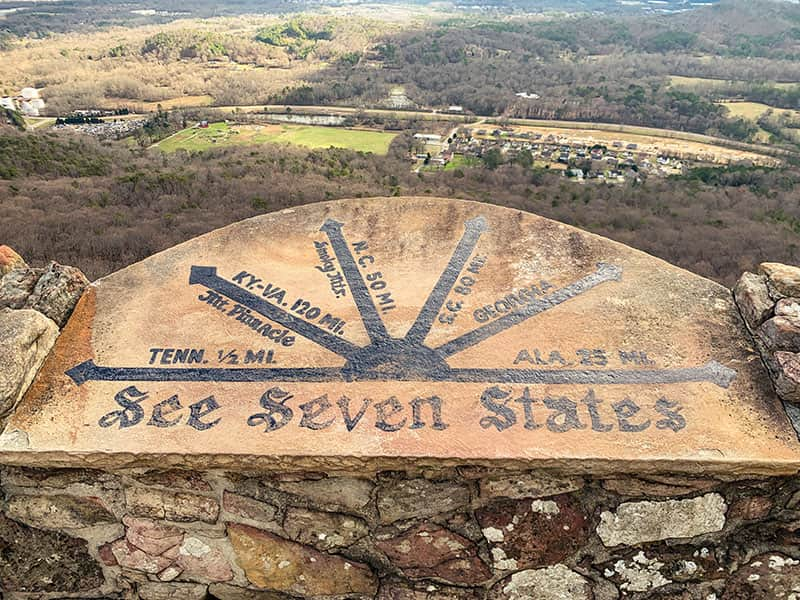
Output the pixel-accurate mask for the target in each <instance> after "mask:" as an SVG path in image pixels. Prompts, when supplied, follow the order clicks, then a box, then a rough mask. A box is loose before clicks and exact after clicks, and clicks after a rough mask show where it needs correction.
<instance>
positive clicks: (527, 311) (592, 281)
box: [436, 263, 622, 358]
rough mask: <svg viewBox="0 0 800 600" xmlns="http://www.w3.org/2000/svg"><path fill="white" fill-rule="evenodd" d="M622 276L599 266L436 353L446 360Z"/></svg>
mask: <svg viewBox="0 0 800 600" xmlns="http://www.w3.org/2000/svg"><path fill="white" fill-rule="evenodd" d="M620 277H622V268H621V267H618V266H616V265H610V264H607V263H598V265H597V270H596V271H595V272H594V273H590V274H589V275H587V276H586V277H583V278H581V279H579V280H578V281H576V282H575V283H571V284H569V285H567V286H564V287H563V288H561V289H559V290H557V291H555V292H553V293H552V294H549V295H547V296H545V297H544V298H541V299H539V300H533V301H531V302H529V303H528V304H526V305H525V306H524V307H523V308H521V309H519V310H517V311H514V312H512V313H508V314H507V315H503V316H502V317H500V318H499V319H496V320H494V321H491V322H489V323H486V324H485V325H481V326H480V327H478V328H477V329H473V330H472V331H470V332H467V333H465V334H464V335H461V336H459V337H457V338H455V339H453V340H450V341H449V342H447V343H445V344H442V345H441V346H439V347H438V348H436V351H437V352H438V353H439V355H440V356H442V358H447V357H448V356H451V355H453V354H455V353H456V352H461V351H462V350H466V349H467V348H469V347H471V346H474V345H475V344H478V343H480V342H482V341H483V340H485V339H487V338H490V337H492V336H494V335H497V334H498V333H501V332H503V331H505V330H506V329H509V328H511V327H513V326H514V325H518V324H519V323H522V322H523V321H525V320H526V319H530V318H531V317H533V316H534V315H538V314H539V313H543V312H545V311H547V310H550V309H551V308H553V307H554V306H558V305H559V304H561V303H562V302H566V301H567V300H569V299H571V298H575V297H576V296H580V295H581V294H583V293H584V292H587V291H589V290H590V289H592V288H593V287H595V286H598V285H600V284H601V283H604V282H606V281H619V279H620Z"/></svg>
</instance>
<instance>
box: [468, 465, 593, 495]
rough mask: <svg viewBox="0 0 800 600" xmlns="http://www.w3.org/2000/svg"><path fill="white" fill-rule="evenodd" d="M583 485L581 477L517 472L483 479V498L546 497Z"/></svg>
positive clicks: (574, 489)
mask: <svg viewBox="0 0 800 600" xmlns="http://www.w3.org/2000/svg"><path fill="white" fill-rule="evenodd" d="M582 487H583V479H581V478H580V477H564V476H560V475H559V476H556V475H554V474H551V473H546V472H538V473H537V472H535V471H534V472H530V473H517V474H509V475H500V476H496V477H488V478H486V479H481V482H480V495H481V498H497V497H501V496H502V497H506V498H544V497H547V496H555V495H556V494H564V493H566V492H574V491H576V490H579V489H581V488H582Z"/></svg>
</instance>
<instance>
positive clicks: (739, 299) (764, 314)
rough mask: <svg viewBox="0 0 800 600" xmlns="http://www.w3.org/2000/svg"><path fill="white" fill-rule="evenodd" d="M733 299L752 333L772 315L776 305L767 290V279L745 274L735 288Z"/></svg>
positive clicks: (753, 274) (761, 276)
mask: <svg viewBox="0 0 800 600" xmlns="http://www.w3.org/2000/svg"><path fill="white" fill-rule="evenodd" d="M733 297H734V298H735V300H736V304H737V306H738V307H739V310H740V311H741V313H742V316H743V317H744V320H745V323H747V326H748V327H749V328H750V330H751V331H754V330H755V329H756V328H757V327H758V326H759V325H761V324H762V323H763V322H764V321H765V320H767V319H768V318H769V317H770V315H771V313H772V306H773V304H774V303H773V301H772V298H770V296H769V291H768V290H767V278H766V277H764V276H763V275H756V274H755V273H744V274H743V275H742V276H741V278H740V279H739V282H738V283H737V284H736V287H735V288H733Z"/></svg>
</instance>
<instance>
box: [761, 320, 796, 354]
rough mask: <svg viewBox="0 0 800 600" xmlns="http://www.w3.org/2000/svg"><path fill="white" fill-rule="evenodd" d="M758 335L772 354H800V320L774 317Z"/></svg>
mask: <svg viewBox="0 0 800 600" xmlns="http://www.w3.org/2000/svg"><path fill="white" fill-rule="evenodd" d="M756 334H757V335H758V338H759V339H760V340H761V341H762V342H763V343H764V345H765V346H766V347H767V349H768V350H770V351H771V352H775V351H776V350H783V351H786V352H800V319H795V318H793V317H782V316H779V317H772V318H771V319H768V320H766V321H764V323H762V324H761V327H759V328H758V330H757V331H756Z"/></svg>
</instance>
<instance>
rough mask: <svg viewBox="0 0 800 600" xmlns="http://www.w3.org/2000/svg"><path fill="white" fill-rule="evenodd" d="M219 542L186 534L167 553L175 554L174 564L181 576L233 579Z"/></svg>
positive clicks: (208, 580)
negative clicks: (179, 570) (175, 546)
mask: <svg viewBox="0 0 800 600" xmlns="http://www.w3.org/2000/svg"><path fill="white" fill-rule="evenodd" d="M218 544H219V542H218V541H215V540H210V539H207V538H204V537H200V536H194V535H188V534H187V535H186V537H185V538H184V540H183V543H182V544H181V545H180V546H179V547H178V548H177V551H175V549H174V548H173V549H172V550H171V551H170V552H169V553H168V554H170V555H175V566H177V567H178V568H180V569H181V570H182V574H181V577H183V578H184V579H187V578H188V579H193V580H196V581H203V582H212V581H213V582H222V581H230V580H231V579H233V570H232V569H231V566H230V564H228V559H227V558H225V554H224V553H223V551H222V549H221V548H220V547H219V546H218Z"/></svg>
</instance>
